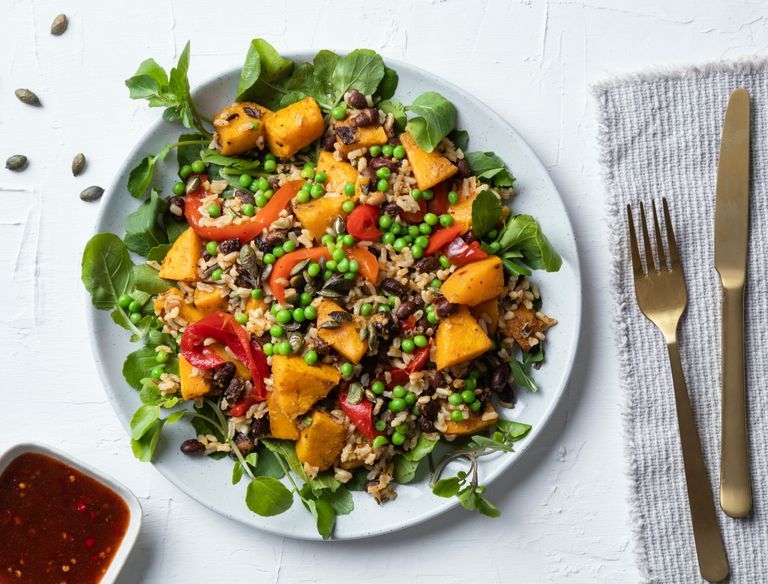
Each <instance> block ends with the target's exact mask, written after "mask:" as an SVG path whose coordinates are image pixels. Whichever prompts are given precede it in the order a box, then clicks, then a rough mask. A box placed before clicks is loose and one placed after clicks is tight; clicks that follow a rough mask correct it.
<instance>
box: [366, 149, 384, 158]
mask: <svg viewBox="0 0 768 584" xmlns="http://www.w3.org/2000/svg"><path fill="white" fill-rule="evenodd" d="M368 152H370V154H371V156H373V157H374V158H375V157H376V156H378V155H379V154H381V146H371V147H370V148H369V149H368Z"/></svg>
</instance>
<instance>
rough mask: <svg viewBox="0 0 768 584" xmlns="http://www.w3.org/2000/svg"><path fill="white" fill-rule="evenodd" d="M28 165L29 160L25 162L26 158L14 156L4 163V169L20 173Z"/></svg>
mask: <svg viewBox="0 0 768 584" xmlns="http://www.w3.org/2000/svg"><path fill="white" fill-rule="evenodd" d="M28 164H29V160H27V157H26V156H24V155H23V154H14V155H13V156H11V157H10V158H8V160H6V161H5V168H7V169H8V170H12V171H14V172H21V171H22V170H24V169H25V168H27V165H28Z"/></svg>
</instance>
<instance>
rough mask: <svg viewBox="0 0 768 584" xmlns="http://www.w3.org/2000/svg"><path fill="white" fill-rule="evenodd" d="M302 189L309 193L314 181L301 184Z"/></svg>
mask: <svg viewBox="0 0 768 584" xmlns="http://www.w3.org/2000/svg"><path fill="white" fill-rule="evenodd" d="M301 190H302V191H303V192H305V193H307V194H309V191H310V190H312V183H308V182H305V183H304V184H303V185H301Z"/></svg>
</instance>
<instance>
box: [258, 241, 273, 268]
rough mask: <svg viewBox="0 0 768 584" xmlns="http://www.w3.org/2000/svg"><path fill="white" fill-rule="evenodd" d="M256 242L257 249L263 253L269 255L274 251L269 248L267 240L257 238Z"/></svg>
mask: <svg viewBox="0 0 768 584" xmlns="http://www.w3.org/2000/svg"><path fill="white" fill-rule="evenodd" d="M254 241H255V242H256V247H257V248H258V249H259V251H260V252H262V253H267V252H268V251H270V250H271V249H272V248H271V247H269V245H267V242H266V239H265V238H263V237H257V238H256V239H254ZM270 265H272V264H270Z"/></svg>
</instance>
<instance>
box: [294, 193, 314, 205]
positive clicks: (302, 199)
mask: <svg viewBox="0 0 768 584" xmlns="http://www.w3.org/2000/svg"><path fill="white" fill-rule="evenodd" d="M296 198H297V199H298V200H299V203H309V201H311V200H312V196H311V195H310V194H309V193H308V192H307V191H299V194H298V195H296Z"/></svg>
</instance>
